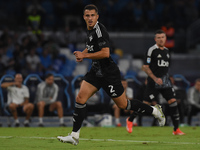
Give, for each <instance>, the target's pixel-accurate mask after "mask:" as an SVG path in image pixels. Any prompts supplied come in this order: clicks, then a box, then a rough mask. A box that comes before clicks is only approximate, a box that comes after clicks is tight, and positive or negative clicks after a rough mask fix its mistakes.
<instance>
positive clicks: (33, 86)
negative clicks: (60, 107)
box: [23, 74, 43, 103]
mask: <svg viewBox="0 0 200 150" xmlns="http://www.w3.org/2000/svg"><path fill="white" fill-rule="evenodd" d="M42 81H43V80H42V79H41V78H40V76H39V75H37V74H30V75H28V76H27V77H26V78H25V80H24V82H23V83H24V85H26V86H27V87H28V89H29V94H30V98H29V102H31V103H34V101H35V95H36V91H37V86H38V84H39V83H41V82H42Z"/></svg>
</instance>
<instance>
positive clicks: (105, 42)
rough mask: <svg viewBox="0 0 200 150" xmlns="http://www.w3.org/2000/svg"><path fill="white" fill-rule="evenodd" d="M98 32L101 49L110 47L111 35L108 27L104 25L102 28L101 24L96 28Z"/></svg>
mask: <svg viewBox="0 0 200 150" xmlns="http://www.w3.org/2000/svg"><path fill="white" fill-rule="evenodd" d="M96 34H97V38H98V40H97V43H98V46H99V49H102V48H104V47H109V46H110V44H109V35H108V32H107V31H106V29H104V28H103V27H102V28H100V27H99V26H98V27H97V28H96Z"/></svg>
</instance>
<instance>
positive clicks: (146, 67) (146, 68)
mask: <svg viewBox="0 0 200 150" xmlns="http://www.w3.org/2000/svg"><path fill="white" fill-rule="evenodd" d="M142 70H143V71H144V72H146V74H147V75H148V76H149V77H150V78H152V79H153V80H154V82H155V83H157V84H159V85H161V84H163V82H162V79H161V78H157V77H156V76H155V75H154V74H153V72H152V71H151V69H150V68H149V65H143V66H142Z"/></svg>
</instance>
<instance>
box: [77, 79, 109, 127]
mask: <svg viewBox="0 0 200 150" xmlns="http://www.w3.org/2000/svg"><path fill="white" fill-rule="evenodd" d="M79 84H80V86H81V84H82V78H81V81H80V83H79ZM79 90H80V89H79V88H77V89H76V90H75V96H77V95H78V92H79ZM100 99H101V96H100V92H99V91H98V92H96V93H95V94H94V95H92V96H91V97H90V98H89V99H88V100H87V102H86V108H87V113H86V115H85V120H84V121H83V126H87V127H92V126H93V125H92V124H91V123H90V122H89V121H88V118H87V116H88V113H89V112H95V113H100V114H102V115H103V114H110V112H109V107H108V106H107V105H106V104H104V103H102V102H101V101H100ZM95 124H96V125H97V124H98V123H97V122H95Z"/></svg>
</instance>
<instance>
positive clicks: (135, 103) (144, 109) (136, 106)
mask: <svg viewBox="0 0 200 150" xmlns="http://www.w3.org/2000/svg"><path fill="white" fill-rule="evenodd" d="M126 109H127V110H133V111H134V112H137V113H145V114H148V115H151V114H152V112H153V108H152V107H151V106H149V105H147V104H145V103H143V102H141V101H139V100H137V99H134V100H127V107H126Z"/></svg>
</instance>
